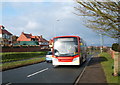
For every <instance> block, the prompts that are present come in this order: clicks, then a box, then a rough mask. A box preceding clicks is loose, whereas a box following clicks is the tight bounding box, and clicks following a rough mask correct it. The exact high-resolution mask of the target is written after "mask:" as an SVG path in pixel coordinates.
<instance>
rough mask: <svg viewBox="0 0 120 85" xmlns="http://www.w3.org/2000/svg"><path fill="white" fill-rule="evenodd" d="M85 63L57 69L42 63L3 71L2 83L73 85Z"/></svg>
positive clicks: (10, 84) (9, 84) (8, 84)
mask: <svg viewBox="0 0 120 85" xmlns="http://www.w3.org/2000/svg"><path fill="white" fill-rule="evenodd" d="M88 59H89V58H88ZM88 59H87V61H88ZM87 61H86V62H85V63H83V64H82V65H80V66H58V67H53V65H52V64H51V63H46V62H42V63H38V64H34V65H29V66H25V67H20V68H16V69H12V70H7V71H3V72H2V83H4V84H7V85H12V84H13V83H69V84H71V85H73V84H74V82H75V81H76V79H77V78H78V76H79V75H80V74H81V72H82V70H83V69H84V67H85V66H86V63H87Z"/></svg>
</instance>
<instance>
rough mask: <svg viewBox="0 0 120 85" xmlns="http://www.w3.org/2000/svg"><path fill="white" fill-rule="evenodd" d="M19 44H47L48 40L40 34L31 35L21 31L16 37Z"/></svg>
mask: <svg viewBox="0 0 120 85" xmlns="http://www.w3.org/2000/svg"><path fill="white" fill-rule="evenodd" d="M17 41H18V42H20V43H21V44H20V45H49V42H48V41H47V40H46V39H44V38H43V37H42V35H41V36H32V34H26V33H24V32H22V33H21V35H20V37H19V38H18V39H17Z"/></svg>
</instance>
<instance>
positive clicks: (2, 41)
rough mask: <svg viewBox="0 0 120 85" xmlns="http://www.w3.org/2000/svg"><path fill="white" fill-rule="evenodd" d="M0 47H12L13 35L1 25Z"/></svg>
mask: <svg viewBox="0 0 120 85" xmlns="http://www.w3.org/2000/svg"><path fill="white" fill-rule="evenodd" d="M0 45H1V46H4V45H12V34H11V33H10V32H8V31H7V30H6V29H5V27H4V26H3V25H0Z"/></svg>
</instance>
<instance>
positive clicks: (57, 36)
mask: <svg viewBox="0 0 120 85" xmlns="http://www.w3.org/2000/svg"><path fill="white" fill-rule="evenodd" d="M61 37H78V38H80V37H79V36H70V35H69V36H57V37H54V38H61ZM54 38H53V39H54Z"/></svg>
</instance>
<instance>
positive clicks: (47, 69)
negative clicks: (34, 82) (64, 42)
mask: <svg viewBox="0 0 120 85" xmlns="http://www.w3.org/2000/svg"><path fill="white" fill-rule="evenodd" d="M46 70H48V68H46V69H43V70H41V71H38V72H35V73H33V74H30V75H28V76H27V77H28V78H29V77H31V76H34V75H36V74H38V73H41V72H43V71H46Z"/></svg>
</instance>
